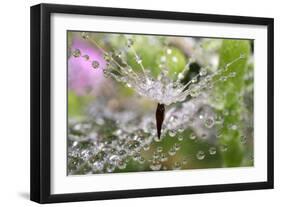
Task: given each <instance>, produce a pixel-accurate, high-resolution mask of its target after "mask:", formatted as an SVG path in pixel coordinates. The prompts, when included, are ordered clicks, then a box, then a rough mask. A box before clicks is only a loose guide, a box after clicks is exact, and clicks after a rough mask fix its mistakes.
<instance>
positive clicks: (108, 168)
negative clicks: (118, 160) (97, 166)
mask: <svg viewBox="0 0 281 207" xmlns="http://www.w3.org/2000/svg"><path fill="white" fill-rule="evenodd" d="M114 170H115V166H114V165H112V164H108V165H107V167H106V172H108V173H111V172H113V171H114Z"/></svg>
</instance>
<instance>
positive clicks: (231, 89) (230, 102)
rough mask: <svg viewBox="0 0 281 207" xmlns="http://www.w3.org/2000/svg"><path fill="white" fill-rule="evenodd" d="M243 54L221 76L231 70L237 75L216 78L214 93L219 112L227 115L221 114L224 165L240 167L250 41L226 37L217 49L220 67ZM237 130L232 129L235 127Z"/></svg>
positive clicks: (221, 141) (226, 74)
mask: <svg viewBox="0 0 281 207" xmlns="http://www.w3.org/2000/svg"><path fill="white" fill-rule="evenodd" d="M240 55H243V56H244V57H245V58H243V59H240V60H239V61H237V62H235V63H234V64H232V65H231V66H230V67H229V70H227V71H225V72H224V73H223V74H222V75H223V76H228V75H229V74H230V73H231V72H235V73H236V76H235V77H233V78H231V79H228V80H227V81H225V82H223V81H218V82H217V84H216V86H215V90H214V96H215V97H216V96H219V97H220V98H219V102H220V103H219V106H220V108H217V110H218V114H222V115H226V114H227V116H223V117H224V125H223V127H222V129H221V131H220V133H221V138H220V143H221V144H222V145H226V146H227V148H228V149H227V150H226V151H225V152H224V153H223V160H224V165H225V166H227V167H234V166H240V164H241V162H242V160H243V155H244V154H243V150H244V149H243V145H242V144H241V140H240V139H241V136H242V130H243V126H241V118H242V117H241V116H242V114H241V113H242V110H243V107H244V103H243V87H244V75H245V73H246V70H247V60H248V58H249V55H250V42H249V41H248V40H230V39H225V40H224V41H223V43H222V46H221V49H220V63H219V66H220V67H221V68H222V67H224V66H225V65H226V64H228V63H230V62H231V61H233V60H235V59H236V58H238V57H239V56H240ZM236 127H237V129H238V130H233V129H234V128H236Z"/></svg>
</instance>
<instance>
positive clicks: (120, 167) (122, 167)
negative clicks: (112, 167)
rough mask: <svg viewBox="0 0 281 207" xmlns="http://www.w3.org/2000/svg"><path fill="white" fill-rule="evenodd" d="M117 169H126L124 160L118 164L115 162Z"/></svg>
mask: <svg viewBox="0 0 281 207" xmlns="http://www.w3.org/2000/svg"><path fill="white" fill-rule="evenodd" d="M117 167H118V168H119V169H121V170H122V169H125V168H126V162H125V161H124V160H119V161H118V162H117Z"/></svg>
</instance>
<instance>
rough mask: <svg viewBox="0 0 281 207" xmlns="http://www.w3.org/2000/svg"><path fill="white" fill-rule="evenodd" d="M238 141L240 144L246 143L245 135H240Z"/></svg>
mask: <svg viewBox="0 0 281 207" xmlns="http://www.w3.org/2000/svg"><path fill="white" fill-rule="evenodd" d="M240 142H241V144H246V143H247V138H246V136H245V135H242V136H241V137H240Z"/></svg>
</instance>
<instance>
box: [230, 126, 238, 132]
mask: <svg viewBox="0 0 281 207" xmlns="http://www.w3.org/2000/svg"><path fill="white" fill-rule="evenodd" d="M229 129H231V130H233V131H236V130H237V129H238V126H237V125H236V124H230V125H229Z"/></svg>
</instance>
